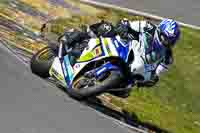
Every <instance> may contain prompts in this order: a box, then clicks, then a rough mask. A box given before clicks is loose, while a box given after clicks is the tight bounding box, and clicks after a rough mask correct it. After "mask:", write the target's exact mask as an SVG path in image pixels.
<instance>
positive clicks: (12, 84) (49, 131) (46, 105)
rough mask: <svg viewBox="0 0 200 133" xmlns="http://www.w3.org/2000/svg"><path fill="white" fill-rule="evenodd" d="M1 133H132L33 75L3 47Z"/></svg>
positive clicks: (1, 51)
mask: <svg viewBox="0 0 200 133" xmlns="http://www.w3.org/2000/svg"><path fill="white" fill-rule="evenodd" d="M0 61H1V63H0V132H1V133H128V130H127V129H126V128H123V127H121V126H119V125H118V124H116V123H114V122H113V121H112V120H110V119H107V118H105V117H103V116H101V115H99V114H97V113H96V112H95V111H94V110H92V109H91V108H89V107H87V106H84V105H82V104H80V103H79V102H77V101H75V100H73V99H71V98H69V97H68V96H67V95H66V94H65V93H64V92H62V91H60V90H59V89H58V88H56V87H53V86H52V85H50V84H48V83H47V82H45V81H44V80H43V79H41V78H39V77H37V76H35V75H33V74H32V73H31V72H30V70H29V67H27V66H25V65H24V64H23V63H22V62H21V61H19V60H17V58H16V57H15V56H13V55H12V54H11V53H10V52H9V51H8V50H7V48H5V47H4V46H3V45H2V44H0Z"/></svg>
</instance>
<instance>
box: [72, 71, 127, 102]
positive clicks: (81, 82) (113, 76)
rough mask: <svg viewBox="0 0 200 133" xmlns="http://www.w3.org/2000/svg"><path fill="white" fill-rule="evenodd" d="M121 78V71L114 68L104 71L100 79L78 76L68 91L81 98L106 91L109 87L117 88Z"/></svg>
mask: <svg viewBox="0 0 200 133" xmlns="http://www.w3.org/2000/svg"><path fill="white" fill-rule="evenodd" d="M123 80H124V78H123V75H122V73H121V72H119V71H114V70H112V71H109V72H106V73H104V75H103V76H102V77H101V79H95V78H88V77H85V76H80V77H78V78H77V79H76V80H75V81H74V82H73V84H72V88H71V89H68V92H69V94H70V95H71V96H72V97H74V98H76V99H79V100H82V99H84V98H87V97H90V96H97V95H99V94H101V93H103V92H107V91H109V89H113V88H119V87H120V84H121V83H122V82H123Z"/></svg>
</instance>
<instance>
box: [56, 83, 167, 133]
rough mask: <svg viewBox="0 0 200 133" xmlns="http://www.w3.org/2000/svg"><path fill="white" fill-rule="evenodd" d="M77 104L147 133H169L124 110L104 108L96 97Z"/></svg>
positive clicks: (63, 89)
mask: <svg viewBox="0 0 200 133" xmlns="http://www.w3.org/2000/svg"><path fill="white" fill-rule="evenodd" d="M57 87H59V88H60V89H61V90H62V91H64V92H65V93H67V92H66V90H65V88H63V87H61V86H57ZM73 99H74V98H73ZM75 100H76V99H75ZM79 102H80V103H81V104H84V105H86V106H89V107H91V108H93V109H95V110H96V111H98V112H101V113H103V114H104V115H107V116H110V117H112V118H114V119H117V120H119V121H122V122H124V123H126V124H128V125H130V126H133V127H136V128H139V129H143V130H146V131H147V132H152V133H154V132H155V133H170V132H169V131H167V130H165V129H161V128H159V127H158V126H156V125H152V124H151V123H148V122H142V121H141V120H139V118H138V117H137V115H136V114H135V113H129V112H127V111H125V110H121V111H116V110H114V109H112V108H110V107H108V106H105V105H104V104H103V102H102V101H101V100H100V99H99V98H97V97H90V98H88V99H85V100H83V101H79Z"/></svg>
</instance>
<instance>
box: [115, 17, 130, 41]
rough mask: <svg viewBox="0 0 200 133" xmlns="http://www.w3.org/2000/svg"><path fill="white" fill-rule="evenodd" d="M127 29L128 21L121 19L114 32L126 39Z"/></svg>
mask: <svg viewBox="0 0 200 133" xmlns="http://www.w3.org/2000/svg"><path fill="white" fill-rule="evenodd" d="M128 29H129V21H128V19H122V20H121V21H120V22H119V23H118V24H117V25H116V28H115V32H116V33H117V34H118V35H120V36H121V37H127V35H128Z"/></svg>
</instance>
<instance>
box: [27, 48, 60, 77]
mask: <svg viewBox="0 0 200 133" xmlns="http://www.w3.org/2000/svg"><path fill="white" fill-rule="evenodd" d="M55 56H56V54H55V50H54V48H52V47H49V46H47V47H44V48H42V49H41V50H39V51H38V52H37V53H36V54H34V55H33V56H32V58H31V61H30V67H31V71H32V73H34V74H36V75H38V76H40V77H42V78H48V77H49V76H50V75H49V69H50V67H51V65H52V63H53V59H54V57H55Z"/></svg>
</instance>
